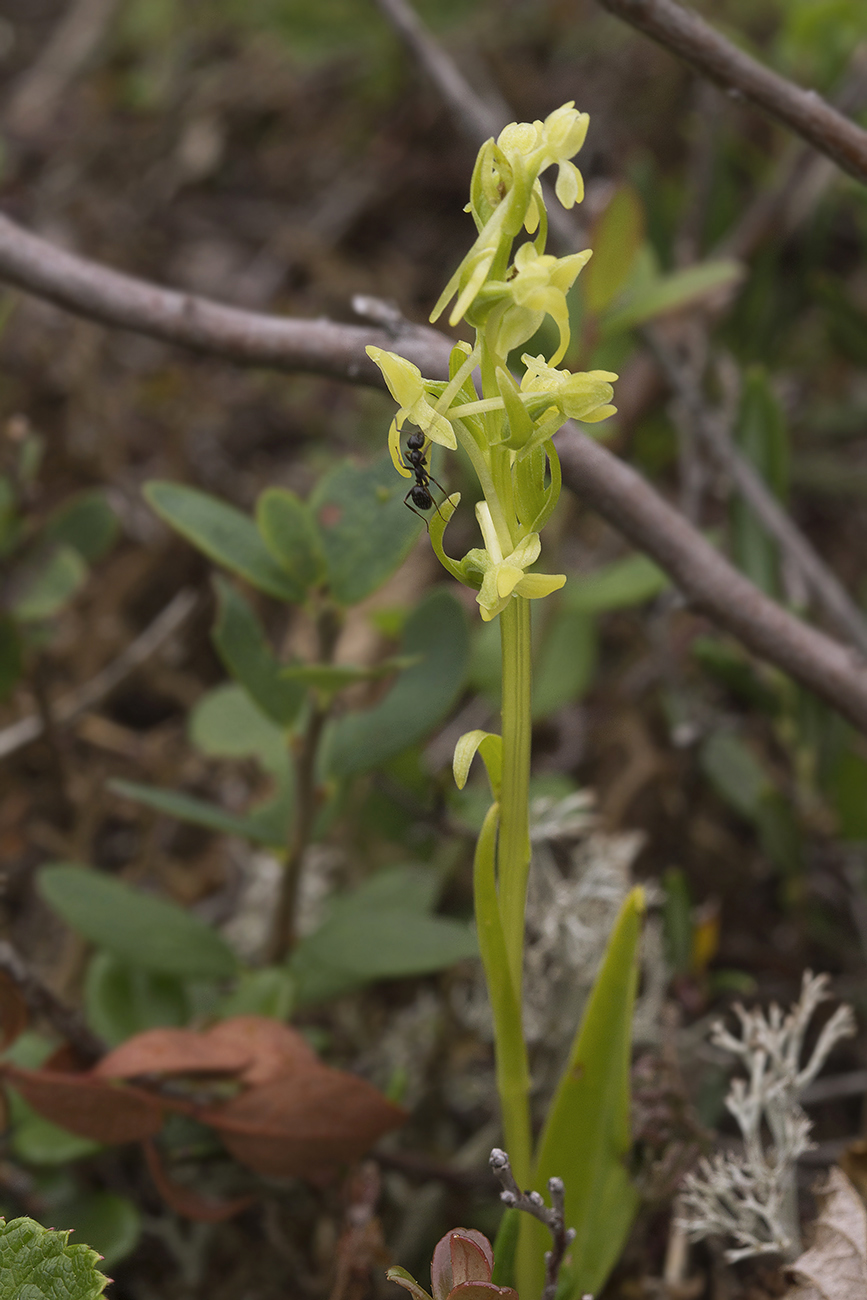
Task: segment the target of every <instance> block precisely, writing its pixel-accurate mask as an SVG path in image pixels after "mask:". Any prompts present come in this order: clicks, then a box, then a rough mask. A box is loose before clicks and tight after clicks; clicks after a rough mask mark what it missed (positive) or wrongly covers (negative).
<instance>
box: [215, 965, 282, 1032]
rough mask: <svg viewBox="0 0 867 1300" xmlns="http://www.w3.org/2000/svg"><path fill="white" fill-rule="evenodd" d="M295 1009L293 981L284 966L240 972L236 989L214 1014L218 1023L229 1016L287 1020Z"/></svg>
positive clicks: (264, 967)
mask: <svg viewBox="0 0 867 1300" xmlns="http://www.w3.org/2000/svg"><path fill="white" fill-rule="evenodd" d="M294 1009H295V980H294V979H293V977H292V973H291V971H289V970H287V969H286V968H285V967H284V966H263V967H262V968H261V969H260V970H245V971H242V972H241V978H240V979H239V981H238V986H237V988H236V989H234V990H233V992H231V993H230V994H229V996H228V997H227V998H224V1000H223V1001H222V1002H221V1003H220V1005H219V1007H218V1008H217V1010H216V1013H215V1014H216V1016H217V1018H218V1019H219V1020H228V1019H230V1017H232V1016H270V1017H271V1018H272V1019H273V1020H288V1019H289V1016H290V1015H291V1014H292V1012H293V1010H294Z"/></svg>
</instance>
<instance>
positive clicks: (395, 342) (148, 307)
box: [0, 217, 867, 731]
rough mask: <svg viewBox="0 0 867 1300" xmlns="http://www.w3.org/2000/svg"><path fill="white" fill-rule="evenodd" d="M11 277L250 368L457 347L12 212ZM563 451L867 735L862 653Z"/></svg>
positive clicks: (588, 494) (580, 449) (325, 368)
mask: <svg viewBox="0 0 867 1300" xmlns="http://www.w3.org/2000/svg"><path fill="white" fill-rule="evenodd" d="M0 280H8V281H10V282H11V283H13V284H16V285H18V286H19V287H21V288H23V289H27V290H29V291H30V292H31V293H35V294H37V295H38V296H39V297H43V298H48V299H50V300H51V301H52V302H56V303H59V304H60V305H61V306H63V307H66V308H67V309H68V310H70V311H72V312H75V313H76V314H77V315H80V316H86V317H89V318H90V319H92V320H99V321H102V322H103V323H105V324H109V325H116V326H121V327H122V328H123V329H130V330H135V331H137V332H138V333H140V334H149V335H152V336H153V337H156V338H161V339H164V340H165V341H167V342H173V343H181V344H185V345H187V346H189V347H194V348H197V349H198V350H199V351H200V352H206V353H209V354H210V355H212V356H218V357H222V358H223V359H224V360H228V361H235V362H241V363H244V364H247V365H261V366H273V367H276V368H277V369H281V370H299V371H312V372H313V373H315V374H321V375H329V376H331V377H333V378H335V379H344V380H349V381H351V382H353V383H361V384H369V385H374V386H376V387H381V386H382V376H381V375H380V373H379V371H378V369H377V368H376V367H375V366H374V365H372V364H371V363H370V362H369V361H368V359H367V357H366V356H365V354H364V345H365V344H367V343H375V344H377V345H378V346H380V347H386V348H390V349H392V350H394V351H400V352H401V353H402V354H403V355H404V356H407V357H409V359H410V360H412V361H414V362H415V364H416V365H418V366H420V367H421V369H422V372H423V373H424V374H425V375H427V376H428V377H430V378H432V379H437V378H444V377H445V376H446V375H447V373H448V369H447V367H448V355H449V350H450V342H449V340H448V339H447V338H446V337H445V336H444V335H442V334H439V333H437V332H436V331H435V330H431V329H427V328H418V327H408V328H405V329H399V328H398V327H397V326H395V328H394V330H392V331H389V330H385V329H371V328H370V327H369V326H367V327H363V326H350V325H337V324H334V323H333V322H331V321H326V320H318V321H304V320H282V319H280V318H277V317H271V316H265V315H259V314H257V313H255V312H246V311H239V310H237V309H236V308H234V307H224V306H221V305H220V304H218V303H214V302H210V301H209V300H208V299H207V298H199V297H195V296H192V295H189V294H181V293H175V292H173V291H172V290H168V289H161V288H159V287H158V286H156V285H151V284H148V283H147V282H146V281H143V280H136V279H133V278H132V277H130V276H126V275H121V274H119V273H118V272H116V271H110V270H108V269H107V268H105V267H103V266H100V265H99V264H98V263H96V262H91V261H89V260H87V259H86V258H82V257H76V256H75V255H74V254H72V253H65V252H61V251H60V250H59V249H57V248H55V247H54V246H53V245H52V244H50V243H48V241H47V240H44V239H40V238H39V237H38V236H36V235H31V234H29V233H27V232H26V231H23V230H21V229H20V227H18V226H16V225H15V223H14V222H12V221H10V220H9V219H8V218H5V217H0ZM558 447H559V450H560V456H561V460H562V462H563V480H564V482H565V483H566V485H567V487H570V488H571V489H572V490H573V491H574V492H575V493H576V494H577V495H578V496H579V497H580V498H581V499H582V500H583V501H584V502H585V503H586V504H587V505H588V506H590V507H591V508H592V509H594V510H596V511H598V513H599V514H601V515H602V516H603V517H604V518H605V519H607V520H608V522H609V523H610V524H612V525H613V527H614V528H616V529H618V530H619V531H620V532H621V533H623V535H624V536H625V537H628V538H629V540H630V541H631V542H633V543H634V544H635V545H636V546H637V547H639V549H640V550H643V551H646V552H647V553H648V555H651V556H652V557H653V559H654V560H656V562H657V564H659V565H660V566H661V567H662V568H663V569H665V571H666V572H667V573H669V574H670V575H671V577H672V579H673V580H674V582H675V583H676V584H677V585H678V586H679V587H680V589H681V590H682V591H683V592H684V594H685V595H686V596H688V597H689V599H690V600H691V601H692V602H693V604H694V605H696V606H697V607H698V608H699V609H702V610H704V612H705V613H706V614H708V615H709V617H710V618H712V619H713V620H714V622H716V623H718V624H719V625H720V626H721V627H723V628H725V629H726V630H727V631H729V632H731V633H732V634H733V635H734V636H736V637H738V638H739V640H741V641H742V642H743V644H744V645H745V646H746V647H747V649H749V650H751V651H752V652H753V653H754V654H756V655H758V656H759V657H760V658H762V659H767V660H768V661H769V662H770V663H772V664H776V666H777V667H778V668H782V669H783V670H784V672H787V673H791V675H792V676H793V677H795V678H797V679H798V681H800V682H802V683H803V684H804V685H805V686H808V687H810V689H811V690H814V691H815V692H816V694H817V695H819V696H821V698H822V699H824V700H826V701H827V702H828V703H829V704H831V705H832V706H833V707H834V708H836V709H838V710H839V711H840V713H842V714H843V716H844V717H846V718H848V719H849V720H850V721H851V722H853V723H854V724H855V725H856V726H857V727H860V728H861V729H862V730H863V731H867V668H865V667H864V665H863V664H862V661H861V660H860V659H859V658H858V657H857V656H856V655H854V654H852V653H850V651H849V650H847V649H846V648H844V647H843V646H841V645H839V644H838V643H837V642H836V641H833V640H831V638H830V637H827V636H824V635H823V634H822V633H821V632H818V631H816V630H815V629H814V628H810V627H808V626H807V625H806V624H804V623H802V622H800V621H799V620H798V619H796V618H794V617H793V616H792V615H791V614H788V613H787V612H786V611H785V610H784V609H781V608H780V606H779V605H775V604H774V602H773V601H771V600H769V599H768V598H767V597H766V596H764V595H762V593H761V592H760V591H759V590H758V589H757V588H756V587H754V586H753V585H752V583H751V582H748V581H747V579H746V578H744V577H743V576H742V575H741V574H740V573H738V572H737V571H736V570H735V569H734V568H733V567H732V566H731V565H730V564H729V563H728V562H727V561H726V560H725V559H724V558H723V556H721V555H720V554H718V552H716V551H715V550H714V549H713V547H712V546H711V545H710V544H709V543H708V542H706V541H705V539H704V538H703V537H702V535H701V534H700V533H699V532H698V531H697V530H696V529H695V528H693V527H692V526H691V525H690V524H689V523H688V522H687V521H686V520H685V519H684V518H683V516H682V515H680V514H678V512H677V511H676V510H674V509H672V507H671V506H669V505H667V504H666V502H665V501H664V500H663V499H662V497H660V496H659V495H658V493H657V492H655V491H654V489H653V488H652V487H651V486H650V485H649V484H648V483H646V482H645V481H644V479H642V478H641V476H640V475H638V474H636V473H635V471H634V470H632V469H630V468H629V466H628V465H625V464H624V463H623V462H622V461H620V460H618V459H617V457H616V456H613V455H612V454H611V452H610V451H606V449H605V448H604V447H602V446H600V445H599V443H596V442H593V441H592V440H591V439H590V438H588V437H587V436H586V435H585V434H583V433H581V432H580V431H579V430H578V428H577V427H576V426H574V425H573V426H571V427H570V426H567V427H566V429H565V430H564V431H563V433H562V434H561V435H560V438H559V441H558Z"/></svg>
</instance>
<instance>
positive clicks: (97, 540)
mask: <svg viewBox="0 0 867 1300" xmlns="http://www.w3.org/2000/svg"><path fill="white" fill-rule="evenodd" d="M118 532H119V525H118V519H117V515H116V514H115V513H114V511H113V510H112V508H111V506H110V505H109V503H108V500H107V498H106V495H105V493H104V492H103V491H102V489H101V488H93V489H91V490H90V491H88V492H79V493H77V494H76V495H75V496H74V497H72V498H71V499H70V500H69V501H65V502H64V504H63V505H62V506H60V507H59V509H57V510H55V511H54V513H53V514H52V515H51V516H50V518H49V519H48V522H47V523H46V525H45V528H44V530H43V536H44V537H45V539H46V540H47V541H49V542H53V543H55V544H56V545H63V546H71V547H72V549H73V550H74V551H77V552H78V554H79V555H80V556H81V558H82V559H83V560H85V561H86V562H87V563H88V564H93V563H94V562H95V561H96V560H99V559H102V557H103V556H104V555H107V554H108V552H109V551H110V550H111V548H112V546H114V544H115V542H116V540H117V535H118Z"/></svg>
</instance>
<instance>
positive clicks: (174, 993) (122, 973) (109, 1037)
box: [84, 952, 190, 1047]
mask: <svg viewBox="0 0 867 1300" xmlns="http://www.w3.org/2000/svg"><path fill="white" fill-rule="evenodd" d="M84 1013H85V1016H86V1018H87V1023H88V1024H89V1025H90V1027H91V1029H92V1030H93V1031H94V1033H97V1034H99V1036H100V1038H104V1039H105V1041H106V1042H107V1043H109V1044H110V1045H111V1046H112V1047H116V1046H117V1044H118V1043H122V1042H124V1041H125V1040H126V1039H127V1038H132V1036H133V1034H141V1033H143V1032H144V1031H145V1030H146V1029H156V1028H158V1027H159V1026H160V1025H171V1026H175V1027H180V1026H182V1025H186V1024H187V1022H188V1021H189V1019H190V1002H189V998H188V997H187V992H186V988H185V985H184V983H183V981H182V980H180V979H178V978H177V976H173V975H162V974H157V973H155V972H154V971H149V970H142V969H141V968H140V967H136V966H129V965H127V963H126V962H124V961H120V960H119V959H118V958H117V957H113V956H112V955H111V953H109V952H96V953H94V955H93V956H92V957H91V959H90V963H89V964H88V967H87V975H86V976H85V980H84Z"/></svg>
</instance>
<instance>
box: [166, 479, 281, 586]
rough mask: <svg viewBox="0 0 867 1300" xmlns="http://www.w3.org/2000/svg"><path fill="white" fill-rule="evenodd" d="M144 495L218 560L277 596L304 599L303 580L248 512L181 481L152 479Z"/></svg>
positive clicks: (175, 525) (185, 533) (177, 527)
mask: <svg viewBox="0 0 867 1300" xmlns="http://www.w3.org/2000/svg"><path fill="white" fill-rule="evenodd" d="M144 495H145V498H146V500H147V502H148V504H149V505H150V506H151V507H152V508H153V509H154V510H155V511H156V513H157V514H158V515H159V516H160V517H161V518H162V519H164V520H165V521H166V523H167V524H170V525H171V527H172V528H174V529H175V531H176V532H179V533H180V534H181V536H182V537H185V538H186V539H187V541H188V542H191V543H192V544H193V546H195V547H196V548H197V549H198V550H200V551H202V553H203V554H204V555H207V557H208V559H209V560H213V561H214V563H215V564H221V565H222V566H223V568H224V569H228V570H229V572H230V573H237V574H238V576H239V577H241V578H246V580H247V582H249V583H250V584H251V586H253V587H256V588H257V589H258V590H259V591H264V592H265V594H266V595H268V596H275V597H276V598H277V599H278V600H286V601H291V602H293V603H296V602H299V601H302V600H303V599H304V597H305V595H306V590H305V588H304V586H303V585H302V584H301V583H300V582H298V581H297V579H295V578H292V577H291V576H290V575H289V574H288V573H287V572H286V570H285V569H284V568H282V567H281V566H280V565H279V564H278V563H277V561H276V560H275V559H274V558H273V556H272V555H271V553H270V551H269V550H268V548H267V546H266V545H265V543H264V541H263V540H262V538H261V536H260V534H259V530H258V528H257V527H256V525H255V523H254V522H253V520H252V519H251V518H250V517H249V516H248V515H245V514H242V513H241V511H240V510H236V509H235V507H234V506H230V505H227V503H226V502H225V501H219V500H218V499H217V498H216V497H212V496H209V495H208V493H207V492H199V491H198V489H197V488H191V487H185V486H184V484H183V483H162V482H154V483H148V484H147V485H146V486H145V489H144Z"/></svg>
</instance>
